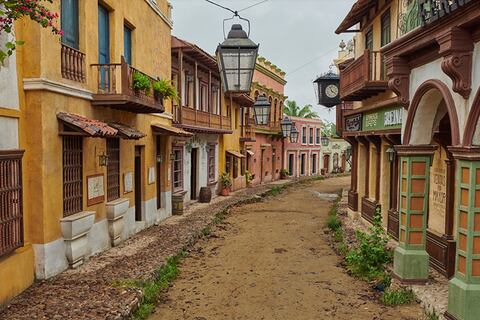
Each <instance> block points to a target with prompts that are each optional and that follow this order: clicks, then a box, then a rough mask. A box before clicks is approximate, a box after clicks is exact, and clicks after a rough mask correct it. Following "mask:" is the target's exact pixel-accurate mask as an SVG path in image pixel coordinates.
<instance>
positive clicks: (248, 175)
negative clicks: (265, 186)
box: [245, 170, 253, 186]
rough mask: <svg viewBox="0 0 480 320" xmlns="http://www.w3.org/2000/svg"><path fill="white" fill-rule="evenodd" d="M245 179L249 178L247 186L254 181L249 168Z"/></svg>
mask: <svg viewBox="0 0 480 320" xmlns="http://www.w3.org/2000/svg"><path fill="white" fill-rule="evenodd" d="M245 179H246V180H247V186H250V184H251V183H252V181H253V175H252V174H251V173H250V171H248V170H246V171H245Z"/></svg>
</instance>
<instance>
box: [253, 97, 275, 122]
mask: <svg viewBox="0 0 480 320" xmlns="http://www.w3.org/2000/svg"><path fill="white" fill-rule="evenodd" d="M271 107H272V106H271V104H270V101H268V99H267V97H265V96H259V97H258V99H257V101H255V103H254V104H253V114H254V116H255V117H254V118H255V124H256V125H260V126H261V125H267V124H268V123H269V122H270V121H269V120H270V109H271Z"/></svg>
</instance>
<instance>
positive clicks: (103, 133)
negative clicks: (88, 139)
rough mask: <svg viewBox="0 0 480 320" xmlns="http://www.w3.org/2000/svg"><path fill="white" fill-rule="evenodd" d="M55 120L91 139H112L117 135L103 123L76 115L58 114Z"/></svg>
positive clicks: (115, 130) (113, 129)
mask: <svg viewBox="0 0 480 320" xmlns="http://www.w3.org/2000/svg"><path fill="white" fill-rule="evenodd" d="M57 118H58V119H59V120H61V121H63V122H64V123H66V124H68V125H70V126H73V127H74V128H76V129H77V130H79V131H83V132H85V133H86V134H88V135H89V136H92V137H114V136H116V135H117V133H118V130H117V129H115V128H112V127H110V126H109V125H108V124H106V123H105V122H102V121H99V120H94V119H88V118H86V117H84V116H80V115H78V114H73V113H66V112H60V113H58V114H57Z"/></svg>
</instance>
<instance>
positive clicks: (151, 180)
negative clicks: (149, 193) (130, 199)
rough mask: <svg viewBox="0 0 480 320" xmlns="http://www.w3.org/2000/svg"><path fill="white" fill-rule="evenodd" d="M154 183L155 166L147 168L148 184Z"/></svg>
mask: <svg viewBox="0 0 480 320" xmlns="http://www.w3.org/2000/svg"><path fill="white" fill-rule="evenodd" d="M154 183H155V167H150V168H148V184H154Z"/></svg>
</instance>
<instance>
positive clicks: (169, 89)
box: [153, 79, 179, 101]
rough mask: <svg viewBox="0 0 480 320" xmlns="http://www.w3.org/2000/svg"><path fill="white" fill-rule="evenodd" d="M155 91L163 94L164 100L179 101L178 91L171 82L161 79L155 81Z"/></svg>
mask: <svg viewBox="0 0 480 320" xmlns="http://www.w3.org/2000/svg"><path fill="white" fill-rule="evenodd" d="M153 91H155V92H157V93H159V94H161V95H162V96H163V98H164V99H171V100H175V101H178V100H179V97H178V93H177V89H176V88H175V87H174V86H173V85H172V82H171V81H170V80H166V79H160V80H158V81H155V82H154V83H153Z"/></svg>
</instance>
